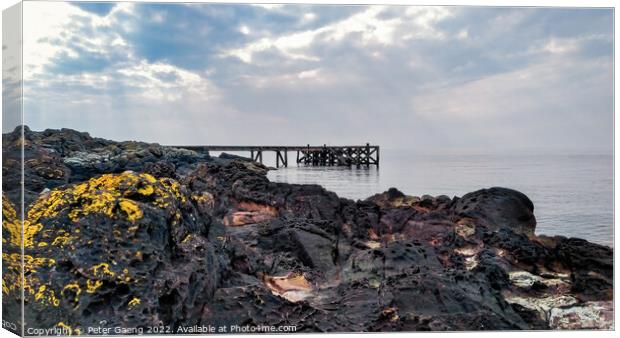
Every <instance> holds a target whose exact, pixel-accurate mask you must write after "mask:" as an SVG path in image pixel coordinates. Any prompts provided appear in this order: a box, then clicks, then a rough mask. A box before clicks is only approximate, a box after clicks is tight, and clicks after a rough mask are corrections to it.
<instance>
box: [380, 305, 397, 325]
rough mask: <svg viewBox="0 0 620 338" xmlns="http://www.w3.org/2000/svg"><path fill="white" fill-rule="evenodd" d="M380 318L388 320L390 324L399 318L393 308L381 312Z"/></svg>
mask: <svg viewBox="0 0 620 338" xmlns="http://www.w3.org/2000/svg"><path fill="white" fill-rule="evenodd" d="M381 317H383V318H387V319H389V320H390V321H391V322H395V321H398V320H399V319H400V317H399V316H398V309H397V308H395V307H388V308H385V309H383V311H381Z"/></svg>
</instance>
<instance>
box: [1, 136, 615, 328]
mask: <svg viewBox="0 0 620 338" xmlns="http://www.w3.org/2000/svg"><path fill="white" fill-rule="evenodd" d="M24 133H25V136H26V137H25V139H23V140H22V139H20V137H19V135H20V134H21V130H17V131H15V132H13V133H7V134H3V227H2V234H3V246H2V252H3V266H2V270H3V271H2V272H3V306H4V310H5V314H6V315H5V318H10V319H11V320H14V321H15V322H19V321H20V320H21V319H20V318H19V316H16V315H13V317H11V316H12V314H18V313H19V311H20V307H21V292H20V290H19V286H20V276H21V273H20V268H19V264H20V262H21V257H20V251H21V250H20V247H19V245H20V243H21V241H22V234H21V233H22V231H21V222H20V220H19V215H20V214H21V209H20V208H21V205H20V204H19V201H20V199H21V189H20V180H21V172H20V170H21V147H22V145H23V146H24V155H25V158H24V161H25V163H24V167H25V172H24V187H25V191H24V200H25V202H26V210H25V213H26V218H27V221H28V222H26V223H25V229H24V230H25V231H24V235H23V240H24V242H25V243H26V248H25V253H26V255H27V256H25V257H24V258H25V260H26V264H27V266H26V269H27V271H28V274H27V277H26V289H25V305H26V311H27V312H26V313H27V314H26V324H27V325H34V326H36V327H45V328H47V327H53V326H55V325H58V323H59V322H62V323H63V324H64V325H69V326H71V327H73V328H77V327H78V326H79V327H87V326H89V325H92V326H98V325H99V322H100V321H101V319H102V318H105V319H106V320H107V324H106V325H108V326H123V327H132V326H137V327H145V326H156V325H161V324H165V325H171V326H172V330H173V332H174V333H205V332H187V331H178V329H179V327H181V326H184V327H187V326H192V325H214V326H218V325H226V326H229V327H230V325H239V327H238V328H237V329H238V330H245V329H247V328H246V327H245V326H246V325H250V326H256V325H294V326H295V327H296V329H297V331H296V332H328V331H329V332H344V331H347V332H350V331H402V330H500V329H510V330H514V329H536V330H538V329H548V328H571V329H572V328H580V327H583V328H610V327H612V326H613V316H612V315H611V313H612V312H613V303H612V300H613V250H612V249H610V248H608V247H605V246H600V245H596V244H593V243H589V242H587V241H585V240H580V239H572V238H571V239H567V238H564V237H560V236H556V237H546V236H536V235H534V228H535V225H536V221H535V218H534V214H533V210H534V207H533V205H532V202H531V201H530V200H529V199H528V198H527V197H526V196H525V195H523V194H521V193H519V192H517V191H514V190H510V189H505V188H491V189H483V190H479V191H476V192H473V193H470V194H466V195H465V196H463V197H462V198H457V197H455V198H452V199H451V198H449V197H447V196H438V197H433V196H426V195H425V196H422V197H421V198H419V197H414V196H408V195H405V194H404V193H402V192H400V191H398V190H397V189H395V188H391V189H389V190H388V191H386V192H384V193H381V194H377V195H374V196H372V197H370V198H368V199H366V200H362V201H357V202H355V201H352V200H348V199H343V198H339V197H338V196H337V195H336V194H334V193H333V192H330V191H327V190H326V189H324V188H323V187H321V186H318V185H299V184H283V183H274V182H270V181H269V180H268V179H267V177H266V175H267V172H268V170H269V168H267V167H265V166H264V165H262V164H259V163H256V162H253V161H251V160H249V159H244V158H237V157H235V156H228V155H223V156H221V157H219V158H211V157H210V156H209V155H208V154H207V153H200V152H196V151H192V150H187V149H181V148H172V147H163V146H160V145H157V144H148V143H142V142H113V141H108V140H103V139H98V138H93V137H91V136H90V135H88V134H87V133H80V132H77V131H73V130H69V129H62V130H45V131H43V132H35V131H31V130H29V129H25V130H24ZM597 313H599V314H600V316H599V317H597V318H594V319H593V320H590V319H592V318H593V317H596V316H597V315H596V314H597ZM582 318H583V319H582ZM240 332H243V331H240ZM76 333H78V332H76ZM81 333H83V332H81ZM229 333H231V332H229ZM232 333H234V332H232Z"/></svg>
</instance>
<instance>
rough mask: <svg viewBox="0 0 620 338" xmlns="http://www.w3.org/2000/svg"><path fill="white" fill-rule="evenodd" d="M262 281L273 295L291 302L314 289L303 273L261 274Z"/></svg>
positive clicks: (303, 297) (307, 294)
mask: <svg viewBox="0 0 620 338" xmlns="http://www.w3.org/2000/svg"><path fill="white" fill-rule="evenodd" d="M263 283H265V286H267V287H268V288H269V289H270V290H271V292H272V293H273V294H275V295H278V296H282V297H284V298H286V299H287V300H289V301H291V302H297V301H300V300H303V299H306V298H307V297H308V296H310V295H311V293H312V292H313V291H314V288H313V287H312V285H311V284H310V283H309V282H308V280H307V279H306V277H305V276H304V275H303V274H297V273H289V274H287V275H286V276H267V275H264V276H263Z"/></svg>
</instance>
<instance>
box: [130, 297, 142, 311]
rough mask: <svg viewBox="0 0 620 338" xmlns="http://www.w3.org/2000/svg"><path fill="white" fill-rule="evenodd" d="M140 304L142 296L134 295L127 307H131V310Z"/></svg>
mask: <svg viewBox="0 0 620 338" xmlns="http://www.w3.org/2000/svg"><path fill="white" fill-rule="evenodd" d="M138 305H140V298H138V297H133V299H132V300H130V301H129V303H128V304H127V307H128V308H129V310H131V309H133V308H134V307H136V306H138Z"/></svg>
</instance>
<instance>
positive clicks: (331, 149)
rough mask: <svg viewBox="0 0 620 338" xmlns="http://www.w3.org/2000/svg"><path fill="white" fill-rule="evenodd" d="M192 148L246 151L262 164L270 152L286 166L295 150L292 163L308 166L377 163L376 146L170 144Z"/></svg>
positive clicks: (278, 164) (277, 160) (277, 163)
mask: <svg viewBox="0 0 620 338" xmlns="http://www.w3.org/2000/svg"><path fill="white" fill-rule="evenodd" d="M174 147H175V148H184V149H190V150H195V151H222V152H226V151H232V152H246V151H247V152H249V153H250V158H251V159H252V160H253V161H257V162H260V163H263V153H264V152H274V153H275V155H276V167H277V168H279V167H280V166H283V167H288V163H289V162H288V153H289V152H296V154H297V156H296V163H297V164H298V165H299V164H303V165H312V166H352V165H354V166H358V167H359V166H370V165H376V166H379V146H376V145H370V143H366V145H363V146H327V145H323V146H311V145H306V146H219V145H207V146H174Z"/></svg>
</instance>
